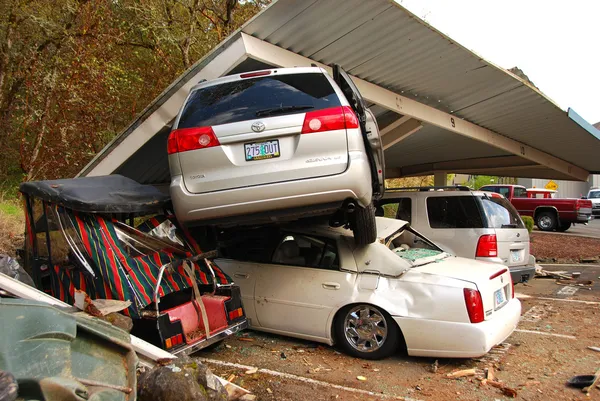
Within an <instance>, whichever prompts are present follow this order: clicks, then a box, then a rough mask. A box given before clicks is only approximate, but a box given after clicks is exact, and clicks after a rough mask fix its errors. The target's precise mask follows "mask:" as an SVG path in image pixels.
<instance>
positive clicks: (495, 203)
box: [479, 196, 525, 228]
mask: <svg viewBox="0 0 600 401" xmlns="http://www.w3.org/2000/svg"><path fill="white" fill-rule="evenodd" d="M479 199H480V200H481V205H482V206H483V210H484V214H485V217H486V219H487V227H489V228H525V225H524V224H523V220H521V217H520V216H519V213H518V212H517V211H516V209H515V208H514V206H513V205H512V204H511V203H510V202H509V201H508V200H506V199H505V198H499V197H498V198H496V197H487V196H483V197H480V198H479Z"/></svg>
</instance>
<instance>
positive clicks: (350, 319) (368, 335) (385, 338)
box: [334, 304, 403, 359]
mask: <svg viewBox="0 0 600 401" xmlns="http://www.w3.org/2000/svg"><path fill="white" fill-rule="evenodd" d="M334 334H335V337H336V343H337V344H338V345H339V346H340V347H341V348H342V349H343V350H344V351H345V352H346V353H347V354H349V355H352V356H354V357H357V358H363V359H382V358H385V357H388V356H390V355H392V354H393V353H395V352H396V351H397V350H398V347H399V346H400V344H401V343H402V342H403V337H402V333H401V332H400V329H399V328H398V325H397V324H396V322H395V321H394V320H393V319H392V318H391V317H390V315H388V314H387V313H386V312H385V311H383V310H381V309H379V308H378V307H376V306H373V305H368V304H358V305H356V304H355V305H348V306H346V307H344V308H343V309H342V310H340V312H339V313H338V315H337V317H336V320H335V322H334Z"/></svg>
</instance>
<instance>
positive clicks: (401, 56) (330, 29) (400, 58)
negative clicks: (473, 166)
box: [243, 0, 600, 171]
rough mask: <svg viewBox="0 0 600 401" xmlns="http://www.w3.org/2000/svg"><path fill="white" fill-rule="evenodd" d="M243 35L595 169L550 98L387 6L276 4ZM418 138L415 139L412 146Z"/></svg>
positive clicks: (578, 132)
mask: <svg viewBox="0 0 600 401" xmlns="http://www.w3.org/2000/svg"><path fill="white" fill-rule="evenodd" d="M299 3H301V4H299ZM283 16H285V17H283ZM275 25H276V28H274V26H275ZM243 31H244V32H245V33H247V34H250V35H253V36H256V37H258V38H260V39H262V40H265V41H267V42H269V43H272V44H275V45H278V46H280V47H283V48H284V49H287V50H290V51H294V52H297V53H299V54H301V55H303V56H305V57H309V58H312V59H313V60H315V61H318V62H321V63H324V64H331V63H338V64H340V65H342V67H344V68H345V69H346V70H347V71H348V72H349V73H351V74H353V75H355V76H357V77H359V78H362V79H364V80H367V81H369V82H372V83H374V84H377V85H380V86H382V87H385V88H387V89H390V90H392V91H394V92H396V93H399V94H402V95H404V96H406V97H409V98H412V99H415V100H417V101H419V102H421V103H425V104H427V105H429V106H432V107H435V108H437V109H439V110H442V111H445V112H450V113H453V114H455V115H456V116H458V117H460V118H464V119H466V120H468V121H471V122H473V123H475V124H478V125H481V126H483V127H485V128H488V129H490V130H492V131H494V132H497V133H499V134H502V135H504V136H507V137H509V138H512V139H515V140H517V141H520V142H523V143H526V144H528V145H530V146H532V147H535V148H538V149H540V150H543V151H545V152H547V153H550V154H552V155H555V156H557V157H559V158H561V159H563V160H566V161H568V162H571V163H573V164H575V165H578V166H581V167H583V168H585V169H587V170H589V171H600V158H597V157H594V156H593V155H592V154H582V149H593V148H594V147H596V148H597V149H598V150H599V151H600V141H599V140H598V139H597V138H595V137H594V136H593V135H590V134H589V132H588V131H586V130H585V129H584V128H582V127H581V126H580V125H578V124H577V123H575V122H574V121H572V120H571V119H570V118H569V117H568V115H567V113H565V112H564V111H563V110H561V109H560V108H558V106H556V105H555V104H554V103H553V102H552V101H551V100H550V99H548V98H547V97H545V96H544V95H543V94H542V93H541V92H539V91H538V90H536V89H535V88H533V87H532V86H529V84H527V83H526V82H525V81H523V80H522V79H521V78H519V77H517V76H516V75H514V74H512V73H510V72H508V71H506V70H504V69H501V68H499V67H497V66H495V65H493V64H492V63H490V62H488V61H486V60H484V59H483V58H481V57H479V56H478V55H477V54H475V53H473V52H471V51H469V50H467V49H466V48H464V47H462V46H461V45H459V44H457V43H456V42H454V41H453V40H452V39H451V38H449V37H447V36H445V35H444V34H442V33H440V32H439V31H437V30H436V29H435V28H432V27H431V26H429V25H428V24H427V23H425V22H423V21H421V20H420V19H419V18H417V17H416V16H414V15H413V14H412V13H410V12H409V11H408V10H406V9H404V8H403V7H402V6H400V5H399V4H396V3H394V2H392V1H387V0H369V1H360V0H317V1H310V2H298V1H293V0H279V1H277V2H276V3H274V4H272V5H271V6H270V7H269V8H268V9H267V10H266V11H264V12H263V14H262V15H260V16H259V17H258V18H256V19H255V20H254V21H253V22H252V23H250V24H249V25H248V26H246V27H245V28H244V29H243ZM423 135H424V134H423V132H419V133H418V134H416V135H415V137H416V138H419V141H420V137H421V136H423ZM453 137H454V140H460V139H458V138H456V136H453ZM415 141H418V139H413V137H411V140H406V141H402V142H400V145H398V146H400V147H402V148H405V150H406V151H407V152H408V153H412V152H411V151H410V149H406V148H407V147H410V146H412V143H413V142H415ZM582 145H585V147H582ZM481 146H486V145H481ZM481 146H478V147H477V149H478V151H479V150H481V151H482V152H483V149H482V148H481ZM475 150H476V149H475V148H473V151H475ZM395 151H396V150H394V152H395ZM398 152H402V151H401V150H398ZM483 153H485V154H487V153H489V152H483Z"/></svg>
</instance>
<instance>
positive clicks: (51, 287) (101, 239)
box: [20, 175, 247, 354]
mask: <svg viewBox="0 0 600 401" xmlns="http://www.w3.org/2000/svg"><path fill="white" fill-rule="evenodd" d="M20 190H21V192H22V194H23V197H24V208H25V215H26V227H25V247H24V250H23V252H22V257H23V263H24V268H25V270H26V271H27V272H28V273H29V274H30V275H31V276H32V278H33V280H34V282H35V286H36V287H37V288H38V289H40V290H42V291H44V292H46V293H48V294H50V295H52V296H54V297H55V298H58V299H60V300H62V301H64V302H66V303H68V304H71V305H73V304H74V298H75V293H76V292H77V291H84V292H86V293H87V294H89V296H90V298H92V299H112V300H121V301H130V303H131V304H130V305H129V307H128V308H127V309H125V310H124V311H123V313H124V314H125V315H126V316H128V317H130V318H131V319H132V322H133V329H132V331H131V333H132V334H133V335H136V336H138V337H140V338H142V339H144V340H146V341H148V342H150V343H151V344H154V345H156V346H158V347H160V348H163V349H165V350H168V351H170V352H173V353H175V354H177V353H180V352H185V353H191V352H194V351H197V350H199V349H202V348H204V347H206V346H208V345H211V344H213V343H215V342H217V341H219V340H222V339H224V338H226V337H227V336H229V335H232V334H234V333H236V332H238V331H240V330H242V329H244V328H246V327H247V321H246V316H245V313H244V309H243V306H242V300H241V294H240V289H239V287H238V286H237V285H235V284H234V283H233V281H232V280H231V278H230V277H229V276H227V275H226V274H225V273H224V272H223V271H222V270H221V269H220V268H219V267H218V266H217V265H216V264H214V263H213V262H211V261H210V258H214V257H215V256H216V252H203V251H202V250H201V249H200V247H199V245H198V243H197V242H196V241H195V240H194V238H192V236H191V235H190V234H189V232H188V231H187V230H186V229H185V228H184V227H181V226H180V225H179V224H178V222H177V220H176V219H175V218H174V216H173V215H172V213H171V211H170V199H169V197H168V195H165V194H163V193H161V192H160V191H159V190H157V189H156V188H154V187H152V186H148V185H141V184H138V183H137V182H135V181H133V180H131V179H129V178H126V177H123V176H119V175H111V176H99V177H86V178H76V179H63V180H53V181H38V182H26V183H23V184H21V187H20Z"/></svg>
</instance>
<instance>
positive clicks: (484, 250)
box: [475, 234, 498, 258]
mask: <svg viewBox="0 0 600 401" xmlns="http://www.w3.org/2000/svg"><path fill="white" fill-rule="evenodd" d="M496 256H498V242H497V240H496V234H486V235H482V236H481V237H479V241H478V242H477V252H476V253H475V257H478V258H495V257H496Z"/></svg>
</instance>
